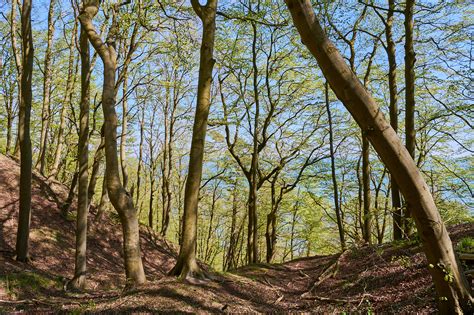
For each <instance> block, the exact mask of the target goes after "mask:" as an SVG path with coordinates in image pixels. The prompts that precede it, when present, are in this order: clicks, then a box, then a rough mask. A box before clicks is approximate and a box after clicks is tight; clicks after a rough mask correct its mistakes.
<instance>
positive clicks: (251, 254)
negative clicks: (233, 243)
mask: <svg viewBox="0 0 474 315" xmlns="http://www.w3.org/2000/svg"><path fill="white" fill-rule="evenodd" d="M252 30H253V33H252V34H253V40H252V68H253V92H254V100H255V117H254V126H253V128H254V129H253V149H252V161H251V165H250V174H249V178H248V179H249V200H248V210H249V221H248V229H247V259H248V263H249V264H252V263H257V262H258V243H257V242H258V234H257V233H258V231H257V196H258V187H257V181H258V177H257V172H258V153H259V152H258V122H259V119H260V100H259V93H258V67H257V26H256V25H255V22H252Z"/></svg>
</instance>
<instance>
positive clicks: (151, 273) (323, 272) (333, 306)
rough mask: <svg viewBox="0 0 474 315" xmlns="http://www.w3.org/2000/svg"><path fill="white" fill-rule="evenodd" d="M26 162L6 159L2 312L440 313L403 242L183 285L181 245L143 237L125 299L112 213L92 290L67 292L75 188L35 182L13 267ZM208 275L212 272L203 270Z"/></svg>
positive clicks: (101, 236)
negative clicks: (26, 253)
mask: <svg viewBox="0 0 474 315" xmlns="http://www.w3.org/2000/svg"><path fill="white" fill-rule="evenodd" d="M18 174H19V166H18V164H17V163H16V162H15V161H13V160H11V159H9V158H7V157H5V156H3V155H0V312H2V313H4V312H14V311H22V310H24V311H28V312H31V311H40V312H42V311H46V312H50V311H51V312H56V311H67V312H69V311H74V312H98V311H116V312H131V311H137V312H138V311H140V312H173V311H180V312H193V313H196V312H198V313H210V312H212V313H219V312H239V313H240V312H272V311H273V312H299V311H311V312H343V311H360V312H366V311H375V312H382V313H400V312H423V313H431V312H435V311H436V305H435V295H434V288H433V285H432V282H431V278H430V276H429V274H428V271H427V268H426V260H425V258H424V255H423V253H422V252H421V246H420V245H419V244H418V243H417V242H416V241H413V242H411V243H407V242H405V243H396V244H394V243H393V244H384V245H377V246H376V245H374V246H364V247H361V248H357V249H355V248H353V249H350V250H347V251H345V252H343V253H342V254H337V255H331V256H315V257H308V258H300V259H296V260H293V261H290V262H286V263H284V264H274V265H269V264H258V265H251V266H246V267H242V268H239V269H237V270H234V271H231V272H227V273H217V272H213V271H212V270H209V269H207V270H208V272H209V275H210V278H211V280H208V281H193V283H189V282H181V281H178V280H176V279H175V278H171V277H168V276H166V273H167V272H168V270H170V269H171V267H172V266H173V264H174V262H175V258H176V253H177V247H176V246H175V245H173V244H169V243H167V242H166V241H164V240H163V239H161V238H160V237H159V236H157V234H155V233H154V232H153V231H150V230H149V229H147V228H146V227H144V226H143V227H142V230H141V246H142V256H143V260H144V264H145V271H146V274H147V278H148V283H147V284H146V285H144V286H143V287H140V288H137V289H134V290H132V291H128V292H122V287H123V285H124V282H125V276H124V273H123V269H122V262H123V257H122V254H121V248H122V247H121V241H120V240H121V228H120V225H119V222H118V219H117V218H116V217H115V216H114V215H113V214H112V213H108V214H107V216H106V217H105V218H104V219H102V220H95V209H92V211H91V214H90V217H89V220H90V226H89V235H88V238H89V241H88V270H89V273H88V278H87V279H88V290H87V292H86V293H73V292H65V291H64V289H63V287H64V285H65V283H66V281H67V279H70V278H71V277H72V275H73V271H74V230H75V222H74V218H73V214H74V212H75V205H74V204H73V205H72V207H71V210H70V213H71V215H69V217H68V218H63V217H62V216H61V206H62V205H63V204H64V200H65V198H66V196H67V188H66V187H65V186H63V185H62V184H60V183H57V182H51V181H48V180H46V179H45V178H42V177H41V176H39V175H37V174H36V175H34V176H33V187H32V189H33V191H32V193H33V198H32V220H31V238H30V256H31V261H30V263H29V264H23V263H19V262H16V261H15V260H14V246H15V235H16V222H17V213H18V183H19V177H18ZM449 230H450V235H451V238H452V239H453V242H456V241H458V240H459V239H460V238H462V237H467V236H471V237H473V236H474V225H473V224H462V225H457V226H454V227H450V229H449ZM203 267H204V268H206V266H203Z"/></svg>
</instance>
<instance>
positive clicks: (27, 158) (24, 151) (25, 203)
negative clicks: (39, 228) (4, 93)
mask: <svg viewBox="0 0 474 315" xmlns="http://www.w3.org/2000/svg"><path fill="white" fill-rule="evenodd" d="M21 38H22V65H23V69H22V71H21V101H20V117H19V128H18V136H19V137H18V138H19V141H20V157H21V162H20V209H19V213H18V230H17V239H16V259H17V260H18V261H23V262H26V261H27V260H28V258H29V257H28V245H29V234H30V220H31V168H32V157H31V139H30V114H31V101H32V91H31V79H32V77H33V54H34V51H33V34H32V31H31V0H23V6H22V9H21Z"/></svg>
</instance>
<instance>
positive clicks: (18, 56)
mask: <svg viewBox="0 0 474 315" xmlns="http://www.w3.org/2000/svg"><path fill="white" fill-rule="evenodd" d="M11 3H12V8H11V12H10V39H11V43H12V51H13V56H14V57H15V65H16V81H17V84H18V103H19V104H20V107H21V100H22V97H21V86H22V84H21V78H22V71H23V64H22V53H21V50H19V49H18V43H17V37H16V33H17V21H16V11H17V9H18V7H17V1H12V2H11ZM20 112H21V109H20ZM20 119H21V117H20V116H19V117H18V134H17V137H16V140H15V148H14V150H13V156H14V157H16V158H20V128H21V124H22V123H21V120H20Z"/></svg>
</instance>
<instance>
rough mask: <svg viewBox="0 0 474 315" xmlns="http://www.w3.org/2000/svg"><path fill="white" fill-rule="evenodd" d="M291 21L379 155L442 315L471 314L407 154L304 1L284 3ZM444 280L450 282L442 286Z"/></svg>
mask: <svg viewBox="0 0 474 315" xmlns="http://www.w3.org/2000/svg"><path fill="white" fill-rule="evenodd" d="M286 3H287V6H288V9H289V10H290V13H291V16H292V18H293V22H294V24H295V26H296V28H297V29H298V32H299V33H300V35H301V39H302V41H303V43H304V44H305V45H306V47H307V48H308V49H309V50H310V52H311V53H312V54H313V56H314V57H315V58H316V60H317V61H318V64H319V66H320V68H321V70H322V71H323V73H324V75H325V77H326V78H327V80H328V82H329V84H330V86H331V88H332V89H333V91H334V93H335V94H336V95H337V97H338V98H339V99H340V100H341V102H342V103H343V104H344V105H345V106H346V108H347V109H348V110H349V112H350V113H351V115H352V116H353V117H354V118H355V120H356V121H357V123H358V124H359V125H360V127H361V128H362V129H363V130H365V132H367V135H368V138H369V140H370V142H371V143H372V145H373V146H374V148H375V150H376V151H377V153H378V154H379V155H380V157H381V158H382V160H383V161H384V163H385V164H386V165H387V168H388V169H389V170H390V171H391V173H392V175H393V176H394V177H395V180H396V181H397V183H399V185H400V190H401V192H402V193H403V195H404V197H405V199H406V200H407V202H408V203H410V205H411V206H412V211H413V212H412V215H413V217H414V220H415V223H416V227H417V229H418V231H419V234H420V237H421V240H422V244H423V248H424V251H425V254H426V257H427V259H428V263H429V266H430V267H429V270H430V273H431V276H432V278H433V282H434V284H435V287H436V291H437V293H438V296H439V309H440V311H441V312H442V313H446V314H447V313H456V314H461V313H463V311H466V312H469V310H472V305H473V303H474V299H473V298H472V295H471V293H470V288H469V285H468V283H467V281H466V279H465V276H464V274H463V272H462V268H461V266H460V265H459V264H458V263H457V261H456V256H455V253H454V250H453V245H452V243H451V239H450V237H449V235H448V232H447V230H446V227H445V226H444V223H443V221H442V219H441V217H440V215H439V212H438V210H437V208H436V205H435V203H434V200H433V197H432V196H431V194H430V192H429V188H428V186H427V185H426V182H425V180H424V179H423V177H422V175H421V173H420V171H419V170H418V169H417V167H416V164H415V162H414V161H413V159H412V158H411V156H410V154H409V152H408V150H406V148H405V147H404V146H403V145H402V143H401V141H400V138H399V137H398V136H397V134H396V132H395V131H394V130H393V128H392V127H391V126H390V124H389V123H388V122H387V121H386V120H385V118H384V116H383V114H382V113H381V112H380V109H379V107H378V106H377V104H376V102H375V100H374V99H373V98H372V96H371V95H370V93H369V92H368V91H367V90H366V89H365V88H364V86H363V85H362V84H361V82H360V81H359V80H358V79H357V77H356V76H355V75H354V73H353V72H352V71H351V70H350V68H349V67H348V66H347V64H346V63H345V61H344V60H343V59H342V57H341V55H340V53H339V51H338V50H337V48H336V47H335V46H334V44H333V43H332V42H331V41H330V40H329V39H328V38H327V36H326V34H325V33H324V31H323V29H322V28H321V25H320V24H319V20H318V19H317V17H316V15H315V14H314V11H313V8H312V6H311V2H310V1H309V0H286ZM446 275H449V278H450V279H452V281H446V280H445V276H446Z"/></svg>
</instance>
